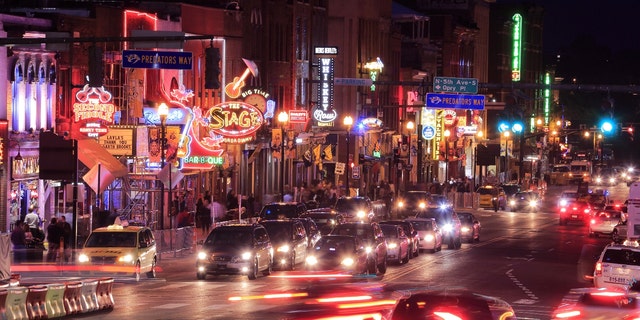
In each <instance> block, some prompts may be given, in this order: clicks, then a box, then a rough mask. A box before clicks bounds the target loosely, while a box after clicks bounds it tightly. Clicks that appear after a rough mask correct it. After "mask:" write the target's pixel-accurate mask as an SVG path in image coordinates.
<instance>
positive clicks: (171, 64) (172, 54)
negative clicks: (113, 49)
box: [122, 50, 193, 70]
mask: <svg viewBox="0 0 640 320" xmlns="http://www.w3.org/2000/svg"><path fill="white" fill-rule="evenodd" d="M192 65H193V55H192V54H191V52H183V51H143V50H123V51H122V67H123V68H141V69H180V70H191V69H192Z"/></svg>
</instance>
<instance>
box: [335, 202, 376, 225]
mask: <svg viewBox="0 0 640 320" xmlns="http://www.w3.org/2000/svg"><path fill="white" fill-rule="evenodd" d="M333 208H334V209H335V210H336V211H338V212H339V213H340V214H342V215H343V216H344V217H345V218H346V219H347V221H373V219H374V217H375V214H374V212H373V206H372V204H371V200H370V199H369V197H340V198H338V201H336V205H335V206H334V207H333Z"/></svg>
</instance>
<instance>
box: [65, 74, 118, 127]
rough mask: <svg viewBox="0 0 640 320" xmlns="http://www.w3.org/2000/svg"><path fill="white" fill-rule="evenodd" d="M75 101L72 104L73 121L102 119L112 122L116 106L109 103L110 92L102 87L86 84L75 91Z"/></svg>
mask: <svg viewBox="0 0 640 320" xmlns="http://www.w3.org/2000/svg"><path fill="white" fill-rule="evenodd" d="M76 101H77V102H76V103H74V104H73V113H74V118H73V119H74V121H75V122H79V121H95V120H102V121H106V122H108V123H113V114H114V113H115V111H116V110H115V109H116V107H115V106H114V105H113V103H109V102H110V101H111V93H110V92H109V91H107V90H105V89H104V87H100V88H95V87H89V85H88V84H87V85H85V86H84V88H82V90H80V91H78V92H77V93H76Z"/></svg>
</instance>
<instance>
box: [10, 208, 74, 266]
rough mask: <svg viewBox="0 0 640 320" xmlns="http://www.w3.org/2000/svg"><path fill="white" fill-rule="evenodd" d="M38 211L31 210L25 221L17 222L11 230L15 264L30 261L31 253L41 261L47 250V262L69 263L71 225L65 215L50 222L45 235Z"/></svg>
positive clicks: (35, 209)
mask: <svg viewBox="0 0 640 320" xmlns="http://www.w3.org/2000/svg"><path fill="white" fill-rule="evenodd" d="M37 210H38V207H32V208H29V213H27V214H26V215H25V217H24V219H21V220H18V221H16V223H15V225H14V226H13V229H12V230H11V243H12V244H13V249H14V262H15V263H20V262H25V261H28V260H29V258H30V257H29V256H30V253H31V254H32V255H33V256H34V257H36V258H34V259H41V258H42V255H43V252H44V251H45V250H46V252H47V254H46V261H47V262H56V261H60V262H62V261H64V262H69V260H70V259H71V237H72V229H71V224H69V223H68V222H67V219H66V217H65V216H64V215H60V216H59V217H53V218H51V220H50V221H49V224H48V226H47V228H46V233H45V231H44V230H42V228H41V227H40V226H41V225H42V224H43V221H42V219H40V215H38V213H37ZM45 240H46V242H47V246H46V247H45V245H44V243H45Z"/></svg>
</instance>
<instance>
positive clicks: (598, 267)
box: [595, 262, 602, 276]
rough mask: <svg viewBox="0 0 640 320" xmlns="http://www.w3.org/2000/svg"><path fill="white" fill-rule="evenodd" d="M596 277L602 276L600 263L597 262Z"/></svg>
mask: <svg viewBox="0 0 640 320" xmlns="http://www.w3.org/2000/svg"><path fill="white" fill-rule="evenodd" d="M595 271H596V276H601V275H602V262H598V263H596V269H595Z"/></svg>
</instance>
